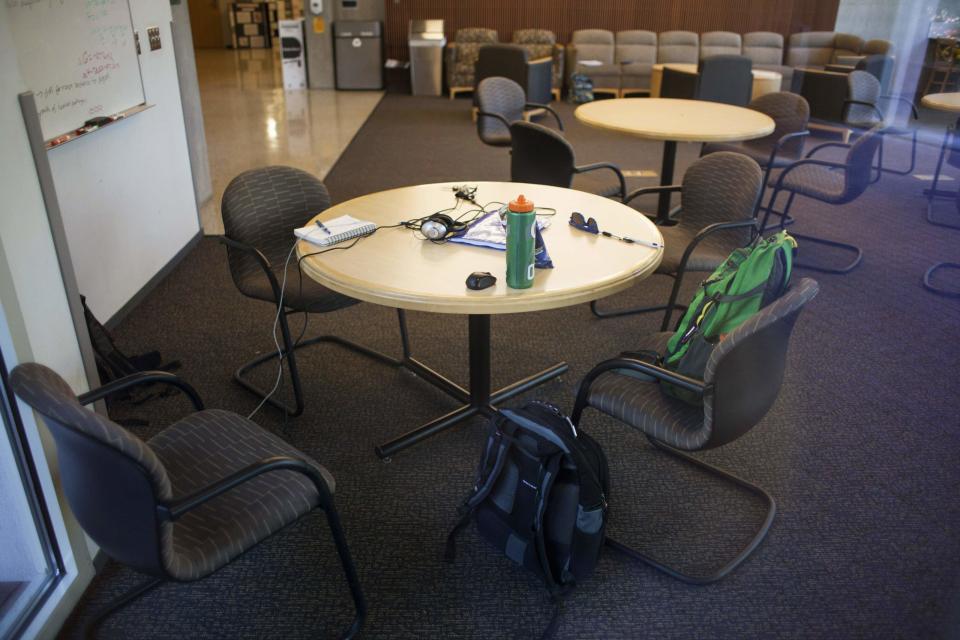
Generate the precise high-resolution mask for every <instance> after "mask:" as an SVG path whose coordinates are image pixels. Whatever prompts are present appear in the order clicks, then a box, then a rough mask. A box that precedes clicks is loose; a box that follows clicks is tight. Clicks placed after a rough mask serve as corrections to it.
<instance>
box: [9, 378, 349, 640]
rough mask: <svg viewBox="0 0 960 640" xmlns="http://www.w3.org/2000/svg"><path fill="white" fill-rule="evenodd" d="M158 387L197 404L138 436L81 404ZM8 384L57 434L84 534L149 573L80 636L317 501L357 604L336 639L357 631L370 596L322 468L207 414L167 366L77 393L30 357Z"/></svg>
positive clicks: (234, 421)
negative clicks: (190, 411)
mask: <svg viewBox="0 0 960 640" xmlns="http://www.w3.org/2000/svg"><path fill="white" fill-rule="evenodd" d="M157 383H161V384H168V385H172V386H174V387H177V388H179V389H180V390H181V391H182V392H183V393H184V394H185V395H186V396H187V398H189V399H190V401H191V402H192V403H193V405H194V407H195V409H196V410H197V411H196V413H193V414H191V415H189V416H187V417H186V418H183V419H182V420H179V421H178V422H176V423H174V424H173V425H171V426H169V427H167V428H166V429H164V430H163V431H161V432H160V433H159V434H157V435H156V436H154V437H153V438H151V439H150V440H148V441H146V442H144V441H143V440H141V439H140V438H138V437H136V436H135V435H133V434H132V433H130V432H129V431H127V430H126V429H124V428H123V427H121V426H120V425H118V424H116V423H115V422H113V421H111V420H110V419H108V418H106V417H104V416H102V415H100V414H98V413H94V412H93V411H91V410H89V409H87V408H86V407H85V406H84V405H88V404H90V403H93V402H95V401H97V400H100V399H102V398H105V397H107V396H109V395H111V394H113V393H117V392H120V391H124V390H126V389H129V388H131V387H133V386H135V385H138V384H157ZM10 384H11V387H12V388H13V391H14V393H16V395H17V396H18V397H19V398H20V399H21V400H23V401H24V402H26V403H27V404H28V405H30V406H31V407H33V409H34V410H35V411H37V412H38V413H39V414H41V415H42V416H43V418H44V422H46V424H47V426H48V427H49V429H50V432H51V433H52V434H53V438H54V441H55V442H56V446H57V461H58V464H59V466H60V482H61V484H62V485H63V490H64V493H65V494H66V497H67V501H68V502H69V504H70V508H71V510H72V511H73V513H74V515H75V516H76V518H77V520H78V521H79V522H80V525H81V526H82V527H83V529H84V531H86V533H87V534H88V535H89V536H90V538H91V539H92V540H93V541H94V542H95V543H96V544H97V545H98V546H99V547H100V549H102V550H103V551H104V553H106V554H107V555H108V556H109V557H111V558H113V559H114V560H116V561H117V562H120V563H121V564H125V565H127V566H129V567H131V568H133V569H135V570H136V571H138V572H140V573H144V574H147V575H148V576H150V579H149V580H148V581H146V582H144V583H143V584H141V585H139V586H137V587H135V588H134V589H132V590H131V591H129V592H127V593H125V594H124V595H122V596H121V597H119V598H117V599H116V600H114V601H113V602H111V603H110V604H109V605H107V606H106V607H105V608H104V609H102V610H101V611H99V612H98V613H97V614H96V615H95V616H94V618H93V619H92V620H90V621H89V622H88V623H87V624H86V625H85V628H84V635H85V636H86V637H90V636H91V635H92V634H93V632H94V631H95V630H96V627H97V626H98V625H99V624H100V622H101V621H103V619H104V618H106V617H107V616H109V615H110V614H112V613H113V612H115V611H116V610H117V609H119V608H121V607H124V606H126V605H127V604H129V603H130V602H131V601H133V600H135V599H137V598H139V597H140V596H142V595H144V594H145V593H147V592H148V591H149V590H151V589H153V588H154V587H156V586H158V585H160V584H161V583H164V582H193V581H196V580H200V579H201V578H205V577H207V576H209V575H210V574H212V573H214V572H215V571H217V570H219V569H221V568H222V567H224V566H226V565H227V564H229V563H230V562H232V561H233V560H235V559H236V558H238V557H239V556H240V555H242V554H243V553H245V552H246V551H247V550H248V549H250V548H252V547H253V546H254V545H256V544H258V543H259V542H261V541H263V540H265V539H266V538H268V537H270V536H271V535H273V534H274V533H276V532H278V531H280V530H281V529H283V528H284V527H286V526H287V525H289V524H291V523H293V522H295V521H297V520H299V519H300V518H302V517H304V516H305V515H307V514H308V513H310V512H311V511H313V510H314V509H315V508H318V507H319V508H320V509H321V510H323V511H324V512H325V514H326V518H327V523H328V524H329V526H330V531H331V534H332V536H333V541H334V544H335V546H336V550H337V553H338V554H339V557H340V562H341V565H342V568H343V571H344V573H345V575H346V581H347V585H348V587H349V590H350V594H351V596H352V599H353V604H354V608H355V614H354V618H353V622H352V623H351V624H350V625H349V628H348V629H347V631H346V633H345V635H344V637H347V638H350V637H353V636H354V635H355V634H356V633H357V632H358V631H359V630H360V628H361V626H362V625H363V621H364V617H365V615H366V602H365V600H364V596H363V591H362V589H361V587H360V581H359V578H358V577H357V571H356V568H355V567H354V563H353V560H352V558H351V556H350V551H349V548H348V546H347V541H346V537H345V536H344V533H343V529H342V527H341V524H340V517H339V515H338V513H337V509H336V507H335V505H334V500H333V494H334V489H335V482H334V478H333V476H332V475H331V474H330V472H329V471H327V469H325V468H324V467H323V466H322V465H321V464H319V463H318V462H316V461H314V460H312V459H311V458H310V457H308V456H306V455H305V454H303V453H302V452H300V451H298V450H297V449H295V448H293V447H292V446H290V445H289V444H287V443H286V442H284V441H283V440H281V439H280V438H278V437H277V436H274V435H273V434H271V433H269V432H268V431H265V430H263V429H261V428H260V427H258V426H257V425H256V424H254V423H253V422H251V421H250V420H248V419H246V418H244V417H242V416H239V415H237V414H235V413H231V412H229V411H217V410H204V409H203V403H202V401H201V400H200V397H199V395H197V392H196V391H195V390H194V389H193V388H192V387H191V386H190V385H188V384H187V383H185V382H184V381H182V380H181V379H180V378H177V377H176V376H174V375H172V374H170V373H165V372H145V373H138V374H134V375H132V376H129V377H127V378H121V379H119V380H116V381H114V382H111V383H110V384H108V385H106V386H104V387H101V388H100V389H95V390H93V391H89V392H87V393H84V394H82V395H80V396H79V397H77V396H76V395H75V394H74V393H73V391H72V390H71V389H70V386H69V385H68V384H67V383H66V382H65V381H64V380H63V378H61V377H60V376H58V375H57V374H56V373H55V372H53V371H52V370H50V369H48V368H47V367H45V366H43V365H40V364H36V363H27V364H21V365H19V366H17V367H16V368H15V369H14V370H13V371H12V372H11V374H10Z"/></svg>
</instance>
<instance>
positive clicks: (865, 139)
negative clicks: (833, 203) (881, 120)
mask: <svg viewBox="0 0 960 640" xmlns="http://www.w3.org/2000/svg"><path fill="white" fill-rule="evenodd" d="M882 129H883V124H878V125H876V126H875V127H873V128H872V129H870V130H869V131H867V132H866V133H864V134H863V135H862V136H860V137H859V138H857V141H856V142H854V143H853V144H852V145H850V150H849V151H847V158H846V162H845V164H846V171H845V177H846V181H845V184H844V190H843V202H850V201H851V200H854V199H855V198H858V197H859V196H860V194H862V193H863V192H864V191H866V190H867V187H868V186H870V183H871V182H872V181H873V157H874V156H875V155H876V154H877V148H878V147H879V146H880V140H881V135H882V133H881V130H882Z"/></svg>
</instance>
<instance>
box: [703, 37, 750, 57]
mask: <svg viewBox="0 0 960 640" xmlns="http://www.w3.org/2000/svg"><path fill="white" fill-rule="evenodd" d="M742 53H743V38H741V37H740V34H739V33H734V32H732V31H708V32H707V33H704V34H701V35H700V59H701V60H703V59H704V58H709V57H710V56H739V55H741V54H742Z"/></svg>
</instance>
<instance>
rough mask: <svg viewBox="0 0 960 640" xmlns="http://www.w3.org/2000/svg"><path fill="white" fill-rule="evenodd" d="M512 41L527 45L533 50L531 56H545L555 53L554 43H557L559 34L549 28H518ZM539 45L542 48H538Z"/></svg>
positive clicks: (529, 49) (528, 48)
mask: <svg viewBox="0 0 960 640" xmlns="http://www.w3.org/2000/svg"><path fill="white" fill-rule="evenodd" d="M510 41H511V42H512V43H514V44H521V45H523V46H524V47H526V48H527V50H528V51H530V52H531V53H530V57H531V58H544V57H547V56H549V55H550V54H551V53H553V45H555V44H556V43H557V36H556V35H555V34H554V33H553V31H550V30H549V29H517V30H516V31H514V32H513V37H512V38H511V39H510ZM537 46H539V47H540V48H537ZM534 52H536V53H534Z"/></svg>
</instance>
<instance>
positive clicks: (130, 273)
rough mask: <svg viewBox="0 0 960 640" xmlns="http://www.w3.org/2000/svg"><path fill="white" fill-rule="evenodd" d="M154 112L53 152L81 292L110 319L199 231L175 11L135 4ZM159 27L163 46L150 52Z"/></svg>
mask: <svg viewBox="0 0 960 640" xmlns="http://www.w3.org/2000/svg"><path fill="white" fill-rule="evenodd" d="M130 10H131V14H132V17H133V27H134V29H135V30H136V31H138V32H139V33H140V41H141V43H143V54H142V55H141V56H140V68H141V71H142V76H143V88H144V94H145V96H146V101H147V103H148V104H152V105H155V106H154V107H153V108H151V109H148V110H147V111H144V112H142V113H139V114H136V115H134V116H131V117H130V118H129V119H128V120H124V121H122V122H118V123H116V124H114V125H112V126H110V127H106V128H104V129H102V130H100V131H97V132H95V133H93V134H91V135H88V136H85V137H82V138H79V139H77V140H75V141H73V142H70V143H68V144H65V145H61V146H59V147H56V148H54V149H52V150H50V152H49V153H48V156H49V158H50V165H51V169H52V171H53V180H54V184H55V185H56V190H57V197H58V200H59V202H60V209H61V213H62V216H63V225H64V229H65V230H66V235H67V238H68V244H69V246H70V254H71V257H72V259H73V266H74V269H75V271H76V275H77V284H78V286H79V289H80V293H82V294H84V295H86V296H87V302H88V304H89V305H90V308H91V309H92V310H93V312H94V314H96V315H97V316H98V317H99V318H100V319H101V320H106V319H108V318H110V317H112V316H113V315H114V314H115V313H116V312H117V311H119V310H120V309H121V307H123V305H124V304H126V303H127V302H128V301H129V300H130V299H131V298H132V297H133V296H134V295H135V294H136V293H137V292H138V291H139V290H140V289H141V288H142V287H143V286H144V285H146V284H147V282H148V281H149V280H150V279H151V278H152V277H153V276H154V275H155V274H156V273H157V272H158V271H159V270H160V269H162V268H163V267H164V265H166V264H167V263H168V262H169V261H170V260H171V259H172V258H173V257H174V256H175V255H176V254H177V252H178V251H179V250H180V249H182V248H183V247H184V245H186V244H187V243H188V242H189V241H190V239H191V238H193V237H194V236H195V235H196V234H197V233H199V231H200V224H199V221H198V218H197V206H196V201H195V200H194V192H193V179H192V177H191V173H190V158H189V153H188V150H187V142H186V135H185V132H184V119H183V110H182V107H181V103H180V88H179V84H178V80H177V68H176V61H175V59H174V52H173V40H172V37H171V33H170V18H171V13H170V5H169V3H168V2H167V1H166V0H130ZM153 26H157V27H159V28H160V37H161V43H162V48H161V49H159V50H157V51H150V50H149V47H147V46H146V30H147V28H148V27H153Z"/></svg>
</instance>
